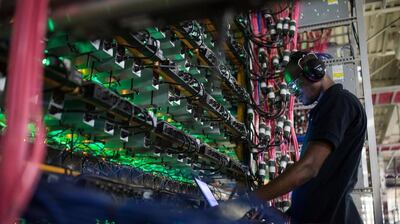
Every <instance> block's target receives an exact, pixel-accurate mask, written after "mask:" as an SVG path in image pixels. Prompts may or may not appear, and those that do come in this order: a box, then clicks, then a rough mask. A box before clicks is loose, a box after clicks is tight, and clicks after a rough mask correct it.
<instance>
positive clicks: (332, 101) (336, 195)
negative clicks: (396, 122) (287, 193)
mask: <svg viewBox="0 0 400 224" xmlns="http://www.w3.org/2000/svg"><path fill="white" fill-rule="evenodd" d="M366 126H367V118H366V114H365V111H364V108H363V106H362V105H361V103H360V101H359V100H358V99H357V97H356V96H354V95H353V94H352V93H350V92H349V91H347V90H344V89H343V86H342V85H341V84H335V85H333V86H332V87H330V88H329V89H328V90H326V91H325V93H324V95H323V96H322V97H321V99H320V100H319V101H318V104H317V105H316V106H315V107H314V108H313V109H312V110H311V111H310V116H309V125H308V129H307V134H306V139H305V141H304V144H303V147H302V150H301V155H304V152H305V150H306V149H307V143H308V142H309V141H325V142H328V143H329V144H331V145H332V147H333V150H332V152H331V153H330V154H329V156H328V157H327V158H326V160H325V161H324V163H323V165H322V167H321V168H320V170H319V173H318V175H317V176H316V177H315V178H312V179H311V180H310V181H308V182H307V183H305V184H304V185H302V186H300V187H298V188H296V189H295V190H294V191H293V194H292V206H291V209H290V215H291V216H292V218H293V219H294V220H297V221H298V222H300V223H362V221H361V218H360V215H359V214H358V211H357V209H356V207H355V205H354V203H353V200H352V198H351V196H350V192H351V191H352V190H353V188H354V185H355V184H356V182H357V169H358V165H359V163H360V157H361V150H362V147H363V144H364V140H365V131H366Z"/></svg>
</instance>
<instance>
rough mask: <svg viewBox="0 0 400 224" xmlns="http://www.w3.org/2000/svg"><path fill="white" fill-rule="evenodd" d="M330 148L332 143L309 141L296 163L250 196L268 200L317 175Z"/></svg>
mask: <svg viewBox="0 0 400 224" xmlns="http://www.w3.org/2000/svg"><path fill="white" fill-rule="evenodd" d="M332 149H333V147H332V145H331V144H330V143H328V142H325V141H310V142H309V143H308V146H307V148H306V152H305V154H304V156H303V157H302V158H301V159H300V160H299V161H298V162H297V163H295V164H293V165H292V166H291V167H289V168H288V169H287V170H285V171H284V172H283V173H282V174H281V175H279V176H278V177H277V178H276V179H274V180H272V181H271V182H269V183H268V184H267V185H265V186H262V187H260V188H259V189H257V190H256V191H254V192H253V193H252V197H258V198H260V199H262V200H265V201H269V200H271V199H274V198H276V197H279V196H281V195H284V194H286V193H288V192H290V191H292V190H293V189H294V188H296V187H298V186H301V185H303V184H304V183H305V182H307V181H309V180H310V179H311V178H314V177H316V176H317V175H318V172H319V169H320V168H321V166H322V164H324V161H325V159H326V158H327V157H328V156H329V154H330V153H331V151H332Z"/></svg>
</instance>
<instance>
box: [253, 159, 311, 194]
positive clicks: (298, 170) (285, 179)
mask: <svg viewBox="0 0 400 224" xmlns="http://www.w3.org/2000/svg"><path fill="white" fill-rule="evenodd" d="M313 176H314V171H313V169H312V167H310V166H308V165H307V164H304V163H297V164H294V165H293V166H291V167H289V168H288V169H287V170H285V171H284V172H283V173H282V174H281V175H279V176H278V177H277V178H276V179H273V180H272V181H271V182H269V183H268V184H267V185H265V186H262V187H260V188H259V189H257V190H256V191H254V192H253V193H252V194H253V196H255V197H257V198H259V199H262V200H266V201H269V200H271V199H274V198H276V197H278V196H281V195H283V194H286V193H288V192H290V191H292V190H293V189H294V188H295V187H298V186H300V185H302V184H303V183H305V182H306V181H308V180H309V179H311V178H312V177H313Z"/></svg>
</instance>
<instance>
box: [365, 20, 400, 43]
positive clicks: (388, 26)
mask: <svg viewBox="0 0 400 224" xmlns="http://www.w3.org/2000/svg"><path fill="white" fill-rule="evenodd" d="M399 20H400V17H399V18H397V19H395V20H393V21H392V22H391V23H389V24H388V25H386V26H385V27H383V28H382V29H381V30H379V31H378V32H376V33H375V34H374V35H372V36H371V37H368V39H367V42H370V41H371V40H373V39H375V38H376V37H378V36H379V35H381V34H382V33H384V32H385V31H386V30H387V29H389V28H390V27H391V26H392V25H394V24H395V23H396V22H397V21H399Z"/></svg>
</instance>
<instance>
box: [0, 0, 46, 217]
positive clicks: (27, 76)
mask: <svg viewBox="0 0 400 224" xmlns="http://www.w3.org/2000/svg"><path fill="white" fill-rule="evenodd" d="M46 18H47V0H37V1H31V0H18V1H17V6H16V15H15V17H14V24H13V33H12V36H11V48H10V56H9V61H8V65H9V66H8V78H7V95H6V115H7V129H6V133H5V135H4V138H3V139H2V144H1V145H2V150H1V158H2V160H1V163H0V178H1V179H2V180H3V182H2V184H1V185H0V223H12V222H14V220H15V219H16V218H17V217H18V215H19V214H20V213H21V212H22V211H23V209H24V208H25V206H26V203H27V202H28V200H29V199H30V196H31V194H32V191H33V190H34V188H35V187H34V183H35V182H36V181H37V176H38V174H39V167H38V163H40V162H41V161H42V160H43V156H44V127H43V123H42V122H41V119H42V114H41V98H42V96H41V85H42V69H43V68H42V65H41V61H42V58H43V51H44V45H43V40H44V37H45V28H46ZM35 99H36V102H33V101H34V100H35ZM30 115H32V116H33V117H32V116H30ZM30 118H34V119H33V120H34V121H35V123H36V127H37V131H36V136H35V137H36V138H35V142H34V145H33V147H32V149H31V152H29V151H28V145H29V141H28V140H27V136H28V135H27V126H28V122H29V120H30Z"/></svg>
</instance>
